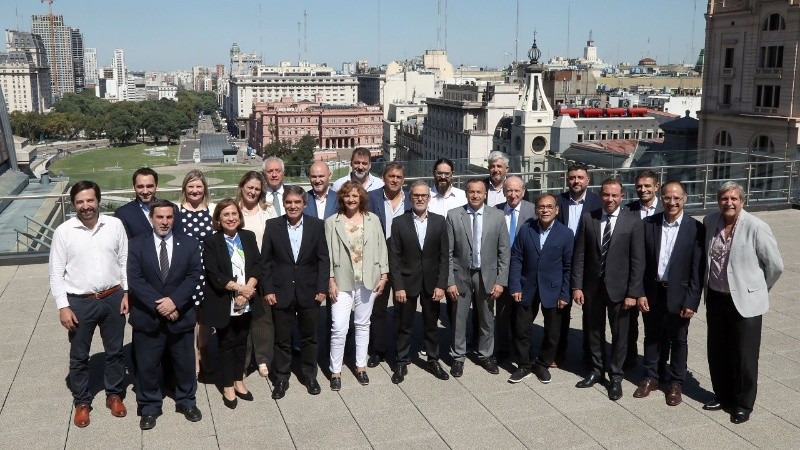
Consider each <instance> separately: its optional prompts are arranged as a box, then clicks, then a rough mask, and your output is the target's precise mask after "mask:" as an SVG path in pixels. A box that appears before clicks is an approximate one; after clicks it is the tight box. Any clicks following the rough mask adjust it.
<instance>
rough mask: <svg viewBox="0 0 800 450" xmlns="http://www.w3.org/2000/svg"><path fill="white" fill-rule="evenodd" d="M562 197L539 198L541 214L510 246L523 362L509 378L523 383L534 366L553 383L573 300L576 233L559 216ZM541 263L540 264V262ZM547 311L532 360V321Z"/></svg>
mask: <svg viewBox="0 0 800 450" xmlns="http://www.w3.org/2000/svg"><path fill="white" fill-rule="evenodd" d="M557 202H558V200H557V199H556V196H554V195H553V194H543V195H541V196H540V197H539V198H538V199H537V200H536V211H537V213H538V215H539V218H538V219H535V220H530V221H528V222H526V223H525V225H524V226H522V228H520V230H519V234H518V235H517V237H516V239H515V240H514V245H513V247H512V248H511V263H510V268H509V273H508V290H509V292H511V297H512V298H513V300H514V305H513V308H514V313H513V316H514V343H515V345H516V347H517V358H518V360H517V361H518V363H519V367H518V369H517V370H516V371H515V372H514V373H513V374H512V375H511V378H509V379H508V381H509V382H510V383H519V382H520V381H522V380H523V379H525V378H527V377H529V376H530V374H531V372H533V373H534V374H536V378H538V379H539V381H541V382H542V383H549V382H550V379H551V376H550V371H549V370H548V367H550V364H551V363H552V362H553V359H554V358H555V356H556V349H557V347H558V339H559V337H560V334H561V333H560V329H559V328H560V327H561V317H560V315H561V314H562V312H563V311H564V307H565V306H567V305H568V304H569V303H570V298H571V297H570V291H569V286H570V276H571V273H572V250H573V246H574V245H575V239H574V237H573V236H572V232H571V231H570V230H569V228H567V226H566V225H564V224H562V223H560V222H558V221H556V220H555V218H556V215H557V214H558V204H557ZM540 263H541V264H540ZM540 305H541V308H542V316H543V317H544V342H542V347H541V351H539V355H538V356H537V357H536V361H535V362H534V364H533V365H531V359H530V347H531V342H530V341H531V323H532V322H533V320H534V319H535V318H536V313H537V312H538V310H539V306H540Z"/></svg>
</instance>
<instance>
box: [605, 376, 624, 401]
mask: <svg viewBox="0 0 800 450" xmlns="http://www.w3.org/2000/svg"><path fill="white" fill-rule="evenodd" d="M608 398H609V400H614V401H617V400H619V399H621V398H622V383H620V382H619V381H612V382H611V386H609V387H608Z"/></svg>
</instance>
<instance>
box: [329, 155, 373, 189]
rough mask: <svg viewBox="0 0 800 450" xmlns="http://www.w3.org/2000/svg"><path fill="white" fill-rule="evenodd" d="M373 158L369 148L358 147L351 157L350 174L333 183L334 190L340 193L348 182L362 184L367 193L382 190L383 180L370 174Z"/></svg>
mask: <svg viewBox="0 0 800 450" xmlns="http://www.w3.org/2000/svg"><path fill="white" fill-rule="evenodd" d="M371 158H372V155H371V154H370V152H369V149H368V148H364V147H358V148H356V149H355V150H353V155H352V156H351V157H350V173H349V174H347V175H345V176H343V177H342V178H339V179H338V180H336V181H335V182H334V183H333V190H334V191H337V192H338V191H339V189H340V188H341V187H342V185H343V184H344V183H345V182H346V181H356V182H359V183H361V185H362V186H363V187H364V190H365V191H367V192H370V191H374V190H377V189H380V188H382V187H383V180H381V179H380V178H378V177H376V176H373V175H372V174H371V173H369V169H370V167H372V162H371V161H372V160H371Z"/></svg>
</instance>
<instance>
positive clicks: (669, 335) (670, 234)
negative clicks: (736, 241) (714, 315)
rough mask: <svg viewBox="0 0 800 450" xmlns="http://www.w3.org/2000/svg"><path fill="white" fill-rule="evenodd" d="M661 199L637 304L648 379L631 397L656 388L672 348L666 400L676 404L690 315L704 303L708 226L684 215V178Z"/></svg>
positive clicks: (649, 226)
mask: <svg viewBox="0 0 800 450" xmlns="http://www.w3.org/2000/svg"><path fill="white" fill-rule="evenodd" d="M661 200H662V202H663V204H664V211H663V212H660V213H657V214H654V215H652V216H650V217H647V218H645V220H644V248H645V269H644V292H645V296H644V297H640V298H639V299H637V305H638V309H639V311H641V312H642V320H643V321H644V369H645V378H644V380H642V382H641V383H639V387H638V388H637V389H636V392H634V393H633V396H634V397H635V398H643V397H647V396H648V394H650V392H652V391H654V390H656V389H658V385H659V378H660V375H661V374H660V372H661V371H659V370H658V369H659V368H658V366H659V360H660V359H661V358H660V355H661V354H664V353H666V354H670V352H671V353H672V357H671V358H670V362H669V372H668V374H665V376H666V378H667V379H666V380H664V381H665V382H667V383H668V385H669V388H668V389H667V391H666V397H665V399H666V402H667V405H669V406H677V405H679V404H680V403H681V401H682V398H681V394H682V392H683V383H684V381H685V380H686V359H687V353H688V345H687V336H688V333H689V320H690V319H691V318H692V317H693V316H694V313H695V312H696V311H697V308H698V306H700V293H701V291H702V286H703V277H704V274H705V261H704V258H703V244H704V236H705V230H704V229H703V225H702V224H701V223H700V222H698V221H697V220H695V219H694V218H692V217H691V216H687V215H684V214H683V207H684V205H685V204H686V189H685V188H684V186H683V183H681V182H680V181H677V180H672V181H668V182H666V183H664V186H662V187H661ZM665 347H666V348H665Z"/></svg>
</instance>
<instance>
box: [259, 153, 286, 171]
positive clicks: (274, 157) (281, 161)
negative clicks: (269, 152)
mask: <svg viewBox="0 0 800 450" xmlns="http://www.w3.org/2000/svg"><path fill="white" fill-rule="evenodd" d="M272 161H278V162H279V163H281V171H283V172H286V166H284V165H283V160H282V159H280V158H278V157H277V156H270V157H269V158H264V164H263V165H262V166H261V167H262V170H263V169H266V168H267V164H269V163H271V162H272Z"/></svg>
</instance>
